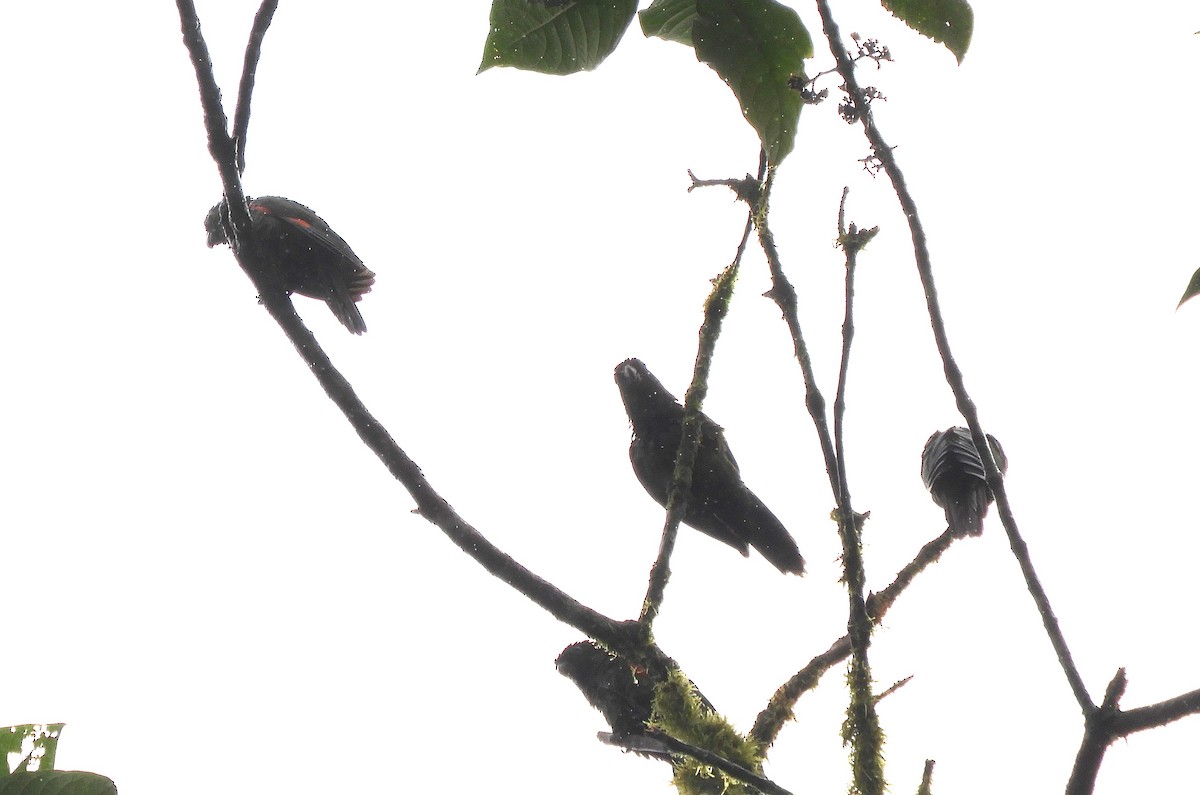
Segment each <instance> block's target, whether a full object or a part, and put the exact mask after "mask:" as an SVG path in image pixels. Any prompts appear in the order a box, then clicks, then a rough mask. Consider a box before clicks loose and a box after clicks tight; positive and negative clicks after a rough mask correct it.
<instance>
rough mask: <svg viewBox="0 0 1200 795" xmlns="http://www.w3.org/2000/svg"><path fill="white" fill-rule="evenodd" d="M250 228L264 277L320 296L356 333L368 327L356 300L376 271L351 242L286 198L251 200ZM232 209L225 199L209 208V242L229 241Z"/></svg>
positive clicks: (292, 289)
mask: <svg viewBox="0 0 1200 795" xmlns="http://www.w3.org/2000/svg"><path fill="white" fill-rule="evenodd" d="M248 204H249V208H250V232H251V234H252V235H253V236H254V239H255V241H256V242H257V243H258V245H259V248H260V251H261V252H262V255H263V257H264V259H265V262H263V263H262V266H263V268H264V269H265V270H264V272H263V273H262V274H260V275H261V277H262V278H263V279H264V280H265V281H266V282H267V283H269V284H270V285H271V286H273V287H275V288H277V289H280V290H283V291H284V292H286V293H299V294H300V295H306V296H308V297H309V298H319V299H320V300H322V301H324V302H325V303H327V304H328V305H329V308H330V309H332V310H333V314H334V315H335V316H336V317H337V319H338V320H340V321H341V322H342V325H343V326H345V327H346V328H348V329H350V331H352V332H353V333H355V334H362V333H363V332H364V331H366V330H367V324H366V323H364V322H363V318H362V315H361V314H359V311H358V307H357V306H355V303H356V302H358V301H359V300H360V299H361V298H362V297H363V295H365V294H366V293H369V292H370V291H371V286H372V285H373V284H375V274H374V273H372V272H371V270H370V269H369V268H368V267H367V266H366V265H363V263H362V260H360V259H359V258H358V255H356V254H355V253H354V252H353V251H351V250H350V245H349V244H348V243H346V241H345V240H343V239H342V238H341V236H340V235H338V233H337V232H334V231H333V230H332V229H331V228H330V227H329V224H327V223H325V222H324V221H323V220H321V218H320V217H319V216H318V215H317V214H316V213H314V212H313V211H312V210H310V209H308V208H307V207H305V206H304V205H303V204H300V203H299V202H294V201H292V200H291V199H285V198H283V197H282V196H259V197H258V198H257V199H250V200H249V201H248ZM228 224H229V210H228V208H227V206H226V205H225V202H224V201H222V202H221V203H220V204H218V205H217V206H215V207H213V208H212V209H211V210H209V211H208V216H207V217H205V219H204V229H205V230H206V231H207V232H208V246H209V248H212V247H213V246H216V245H218V244H220V243H228V242H229V235H228V233H227V231H226V230H227V228H228Z"/></svg>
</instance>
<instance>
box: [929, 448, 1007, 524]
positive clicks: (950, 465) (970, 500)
mask: <svg viewBox="0 0 1200 795" xmlns="http://www.w3.org/2000/svg"><path fill="white" fill-rule="evenodd" d="M987 441H988V446H989V447H991V448H992V458H994V459H995V461H996V466H998V467H999V468H1000V472H1001V473H1004V472H1007V471H1008V458H1007V457H1006V456H1005V455H1004V448H1002V447H1001V446H1000V443H999V442H998V441H996V437H994V436H992V435H991V434H990V433H989V434H988V435H987ZM921 480H923V481H924V482H925V488H927V489H929V492H930V494H932V495H933V501H934V502H935V503H936V504H937V505H938V506H939V507H941V508H943V509H945V511H946V522H947V524H948V525H949V526H950V531H951V532H952V533H953V534H954V535H956V536H960V537H961V536H978V535H982V534H983V517H984V516H986V515H987V510H988V506H989V505H991V504H992V501H993V500H994V499H995V497H994V496H993V495H992V490H991V489H990V488H989V487H988V484H987V473H986V472H985V470H984V468H983V459H982V458H981V457H980V455H979V451H978V450H976V449H975V443H974V442H973V441H972V440H971V431H970V430H968V429H967V428H962V427H955V428H947V429H946V430H944V431H937V432H936V433H934V434H933V435H932V436H930V437H929V441H927V442H925V449H924V451H922V453H921Z"/></svg>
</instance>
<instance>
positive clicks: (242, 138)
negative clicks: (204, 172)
mask: <svg viewBox="0 0 1200 795" xmlns="http://www.w3.org/2000/svg"><path fill="white" fill-rule="evenodd" d="M278 7H279V0H263V3H262V5H261V6H259V7H258V13H257V14H255V15H254V25H253V26H252V27H251V28H250V40H249V41H248V42H246V59H245V62H244V63H243V64H242V82H241V84H240V85H239V86H238V104H237V111H236V112H235V113H234V114H233V142H234V145H235V146H236V147H237V168H238V173H239V174H244V173H246V136H247V135H249V132H250V96H251V95H252V94H253V93H254V75H255V72H256V71H257V70H258V59H259V57H260V56H261V55H262V43H263V37H264V36H266V35H267V28H269V27H271V19H272V17H274V16H275V9H276V8H278Z"/></svg>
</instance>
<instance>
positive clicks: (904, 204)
mask: <svg viewBox="0 0 1200 795" xmlns="http://www.w3.org/2000/svg"><path fill="white" fill-rule="evenodd" d="M817 10H818V11H819V12H820V15H821V23H822V25H823V26H824V30H825V38H826V40H827V41H828V42H829V47H830V50H831V52H832V54H833V58H834V60H835V61H836V63H837V69H838V74H840V75H841V77H842V80H843V81H845V87H846V91H847V92H848V93H849V95H850V98H851V101H852V102H853V103H854V104H855V107H856V109H857V110H858V111H859V112H858V114H857V115H858V118H859V120H860V121H861V122H862V125H863V131H864V132H865V134H866V137H867V140H868V141H870V143H871V148H872V151H873V152H874V154H875V157H876V158H878V160H879V162H880V164H881V165H882V168H883V170H884V171H885V172H886V173H887V175H888V178H889V179H890V180H891V182H892V188H893V189H894V190H895V192H896V197H897V198H898V199H899V201H900V207H901V209H902V210H903V212H904V217H905V219H906V220H907V221H908V226H909V232H910V234H911V236H912V241H913V252H914V254H915V257H916V265H917V272H918V274H919V276H920V279H921V285H922V287H923V288H924V290H925V302H926V305H927V308H928V312H929V319H930V324H931V326H932V327H933V336H934V340H935V342H936V344H937V348H938V352H939V353H940V354H941V357H942V365H943V368H944V370H945V373H946V381H947V383H949V385H950V389H951V391H952V392H953V393H954V398H955V401H956V402H957V404H958V409H959V411H960V412H961V413H962V415H963V418H964V419H965V420H966V422H967V425H968V426H969V427H970V429H971V438H972V439H973V441H974V443H975V448H976V449H977V450H980V451H982V457H983V459H984V464H985V468H986V469H987V482H988V486H990V487H991V490H992V493H993V494H995V496H996V507H997V510H998V513H999V514H1000V519H1001V522H1002V523H1003V524H1004V529H1005V531H1006V532H1007V533H1008V538H1009V546H1010V547H1011V548H1012V551H1013V554H1014V556H1015V557H1016V558H1017V563H1018V565H1019V566H1020V567H1021V573H1022V574H1023V575H1024V577H1025V582H1026V586H1027V588H1028V589H1029V593H1030V595H1031V596H1032V597H1033V600H1034V603H1035V604H1036V605H1037V609H1038V612H1039V613H1040V614H1041V617H1042V624H1043V626H1044V627H1045V630H1046V634H1047V635H1048V636H1049V638H1050V643H1051V645H1052V646H1053V647H1054V651H1055V654H1056V655H1057V656H1058V661H1059V664H1060V665H1061V666H1062V669H1063V673H1064V674H1065V675H1066V677H1067V682H1068V684H1069V685H1070V687H1071V691H1072V693H1074V695H1075V700H1076V701H1077V702H1078V704H1079V707H1080V709H1081V710H1082V711H1083V713H1084V715H1088V714H1090V713H1091V712H1093V711H1094V710H1095V709H1096V706H1095V704H1094V702H1093V701H1092V699H1091V696H1090V695H1088V692H1087V687H1086V686H1085V685H1084V683H1083V677H1082V676H1080V674H1079V670H1078V668H1077V667H1076V666H1075V661H1074V659H1073V658H1072V657H1071V652H1070V648H1069V647H1068V646H1067V641H1066V638H1065V636H1064V635H1063V633H1062V629H1061V628H1060V627H1059V625H1058V619H1057V618H1056V617H1055V615H1054V611H1053V610H1052V609H1051V607H1050V599H1049V597H1048V596H1047V594H1046V591H1045V589H1044V588H1043V587H1042V584H1041V581H1040V580H1039V579H1038V576H1037V573H1036V572H1035V571H1034V568H1033V561H1032V560H1031V559H1030V557H1029V550H1028V547H1026V545H1025V542H1024V540H1023V539H1022V538H1021V535H1020V533H1019V532H1018V530H1017V522H1016V518H1015V517H1014V516H1013V513H1012V509H1011V507H1010V505H1009V502H1008V495H1007V493H1006V492H1005V490H1004V478H1003V476H1002V475H1001V473H1000V470H999V468H998V467H997V466H996V462H995V461H994V460H993V458H992V454H991V446H990V445H989V444H988V443H987V437H986V436H985V434H984V432H983V428H982V426H981V425H980V423H979V414H978V411H977V410H976V408H975V404H974V402H973V401H972V400H971V397H970V395H969V394H968V393H967V388H966V384H965V383H964V380H963V374H962V371H961V370H960V369H959V367H958V364H957V363H956V362H955V360H954V357H953V355H952V354H951V351H950V340H949V337H948V336H947V334H946V326H945V322H944V320H943V318H942V312H941V307H940V305H939V302H938V297H937V289H936V287H935V285H934V281H933V266H932V262H931V260H930V256H929V248H928V245H927V244H926V239H925V230H924V227H923V226H922V225H921V220H920V216H919V214H918V213H917V205H916V202H915V200H914V199H913V197H912V194H911V193H910V192H909V190H908V185H907V184H906V183H905V180H904V175H903V173H902V172H901V171H900V167H899V165H898V164H897V162H896V158H895V155H894V154H893V152H892V149H891V147H890V146H888V144H887V142H886V141H885V140H884V139H883V135H882V134H881V133H880V131H879V128H878V127H877V126H876V125H875V119H874V116H873V114H872V113H871V108H870V104H869V102H867V101H866V99H865V95H864V93H863V90H862V89H861V88H860V87H859V85H858V82H857V80H856V78H855V74H854V65H853V63H852V61H851V59H850V56H849V55H848V54H847V52H846V48H845V45H844V44H843V42H842V37H841V33H840V31H839V30H838V27H837V23H836V22H834V20H833V14H832V12H831V11H830V8H829V2H828V0H817Z"/></svg>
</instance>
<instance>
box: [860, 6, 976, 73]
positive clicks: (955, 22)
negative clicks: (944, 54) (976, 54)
mask: <svg viewBox="0 0 1200 795" xmlns="http://www.w3.org/2000/svg"><path fill="white" fill-rule="evenodd" d="M880 2H881V3H882V4H883V7H884V8H886V9H887V10H888V11H891V12H892V14H893V15H894V16H896V17H897V18H898V19H899V20H900V21H901V22H903V23H904V24H905V25H908V26H909V27H910V28H912V29H913V30H915V31H916V32H917V33H920V34H921V35H922V36H928V37H929V38H931V39H933V40H934V41H937V42H941V43H942V44H944V45H946V49H947V50H949V51H950V52H952V53H954V57H955V58H957V59H958V62H959V63H962V59H963V56H964V55H966V54H967V48H968V47H970V46H971V31H972V30H973V29H974V27H975V12H973V11H972V10H971V5H970V4H969V3H968V2H967V0H880Z"/></svg>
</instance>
